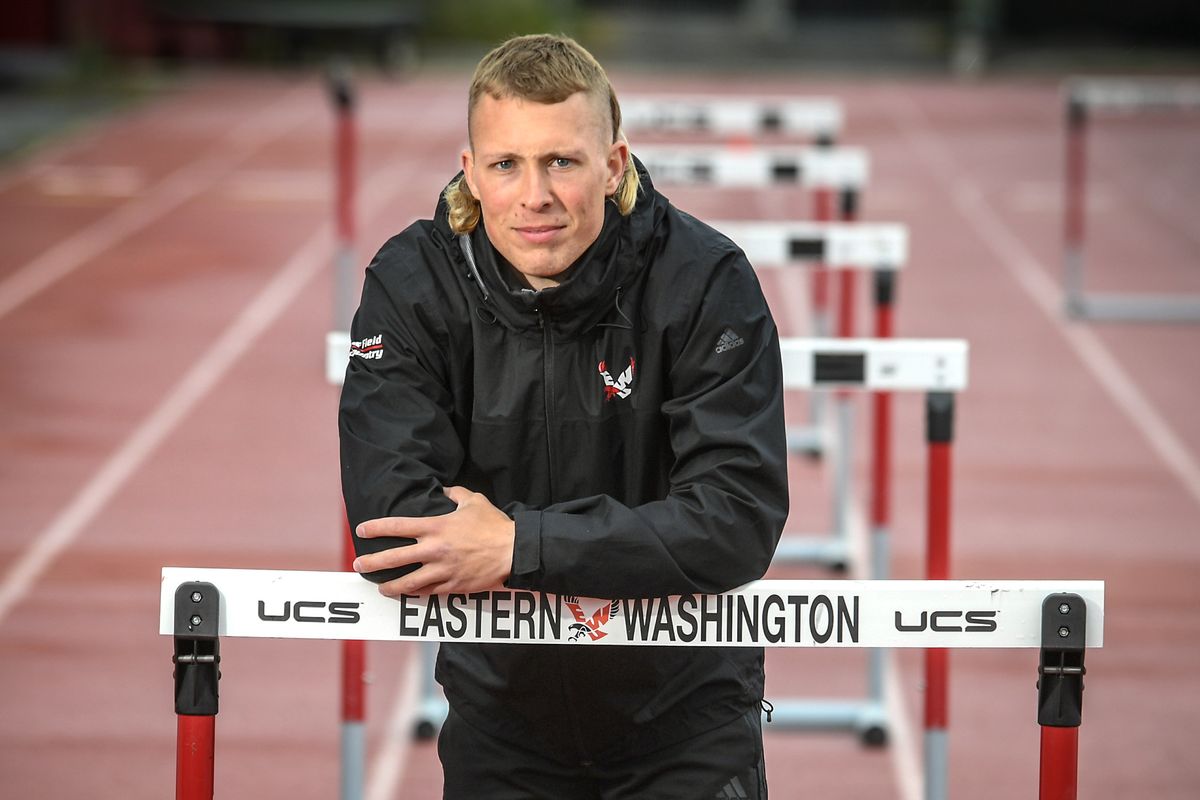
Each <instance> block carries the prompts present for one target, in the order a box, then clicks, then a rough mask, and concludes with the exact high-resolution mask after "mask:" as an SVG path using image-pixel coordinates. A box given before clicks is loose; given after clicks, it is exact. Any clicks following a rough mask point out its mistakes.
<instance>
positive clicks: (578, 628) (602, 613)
mask: <svg viewBox="0 0 1200 800" xmlns="http://www.w3.org/2000/svg"><path fill="white" fill-rule="evenodd" d="M563 602H565V603H566V604H567V609H568V610H569V611H570V612H571V616H572V617H574V618H575V622H574V624H572V625H571V626H570V628H568V630H570V631H571V639H570V641H572V642H578V641H579V640H580V639H582V638H583V637H584V636H587V637H588V639H590V640H592V641H593V642H595V641H599V640H600V639H603V638H604V637H605V636H608V633H607V632H605V630H604V625H605V624H606V623H607V622H608V621H609V620H610V619H612V618H613V617H615V616H617V614H619V613H620V612H621V607H620V605H618V604H617V601H616V600H613V601H612V602H611V603H606V604H604V605H601V606H600V607H599V608H597V609H596V611H595V612H594V613H593V614H592V616H590V617H589V616H587V615H586V614H584V613H583V607H582V606H581V605H579V598H578V597H564V598H563Z"/></svg>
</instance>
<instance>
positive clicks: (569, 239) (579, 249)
mask: <svg viewBox="0 0 1200 800" xmlns="http://www.w3.org/2000/svg"><path fill="white" fill-rule="evenodd" d="M628 152H629V146H628V145H627V144H625V143H624V142H615V143H614V142H613V141H612V131H611V127H610V123H609V116H608V109H607V103H601V102H600V101H598V100H597V99H596V98H594V97H591V96H589V95H587V94H585V93H584V92H576V93H575V94H573V95H571V96H570V97H568V98H567V99H566V100H564V101H563V102H561V103H537V102H533V101H528V100H522V99H520V98H516V97H506V98H504V99H501V100H497V99H496V98H494V97H492V96H491V95H489V94H486V93H485V94H484V95H483V96H482V97H481V98H480V99H479V101H478V102H477V103H476V105H475V110H474V112H473V114H472V119H471V149H469V150H464V151H463V154H462V165H463V174H464V175H465V177H466V180H467V186H469V187H470V188H471V192H472V194H474V195H475V197H476V198H477V199H478V200H479V204H480V206H481V207H482V209H483V222H484V225H485V226H486V227H487V232H488V238H489V239H490V240H491V242H492V244H493V245H495V247H496V249H497V250H499V251H500V254H501V255H503V256H504V257H505V258H506V259H508V261H509V263H511V264H512V265H513V266H514V267H516V269H517V270H518V271H519V272H520V273H521V274H522V275H524V276H525V279H526V280H527V281H528V282H529V285H530V286H532V287H533V288H534V289H544V288H546V287H547V286H553V285H555V284H556V283H558V278H557V276H558V275H559V274H560V273H561V272H562V271H563V270H565V269H566V268H567V267H569V266H571V264H573V263H574V262H575V260H576V259H577V258H579V256H580V255H581V254H582V253H583V251H584V250H586V249H587V248H588V247H589V246H590V245H591V244H592V242H594V241H596V237H597V236H599V235H600V229H601V228H602V227H603V225H604V198H605V197H606V196H608V195H610V194H612V193H613V192H615V191H616V189H617V184H618V183H620V180H621V174H622V172H623V171H624V166H625V158H626V156H627V155H628Z"/></svg>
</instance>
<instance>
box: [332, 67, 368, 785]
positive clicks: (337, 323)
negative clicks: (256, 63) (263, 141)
mask: <svg viewBox="0 0 1200 800" xmlns="http://www.w3.org/2000/svg"><path fill="white" fill-rule="evenodd" d="M328 90H329V96H330V99H331V100H332V102H333V108H334V115H335V127H334V148H333V150H334V152H333V160H334V175H335V181H334V214H335V218H336V221H337V224H336V231H337V243H336V246H335V252H334V261H333V279H334V290H333V330H332V331H330V332H329V333H328V334H327V335H326V337H325V377H326V380H327V381H328V382H329V383H331V384H333V385H335V386H341V385H342V382H343V380H344V379H345V374H346V358H347V356H346V354H347V353H348V352H349V350H350V333H349V331H350V322H351V319H352V318H353V315H354V307H355V304H356V299H357V298H356V297H355V296H354V292H353V287H355V286H357V285H358V281H357V280H356V274H357V264H356V262H357V256H356V254H355V248H354V238H355V230H354V229H355V224H354V222H355V204H354V199H355V192H356V180H355V178H356V173H357V168H356V167H357V158H358V135H357V129H356V125H355V113H354V112H355V94H354V88H353V86H352V85H351V82H350V75H349V71H348V69H347V68H346V67H345V66H344V65H341V64H335V65H333V67H331V69H330V71H329V76H328ZM339 516H340V517H341V521H342V523H341V525H342V535H341V545H340V551H341V557H342V566H343V567H344V568H345V569H351V566H350V565H351V564H352V563H353V561H354V557H355V552H354V542H353V540H352V537H351V533H350V523H349V521H348V520H347V518H346V510H345V508H341V509H340V510H339ZM340 665H341V673H342V675H341V681H340V688H341V717H342V720H341V748H342V750H341V787H340V790H341V793H340V795H339V796H340V798H341V800H362V798H363V794H364V786H365V784H364V776H365V774H366V727H365V722H364V720H365V719H366V683H367V657H366V643H365V642H362V641H355V640H351V639H347V640H343V641H342V644H341V658H340Z"/></svg>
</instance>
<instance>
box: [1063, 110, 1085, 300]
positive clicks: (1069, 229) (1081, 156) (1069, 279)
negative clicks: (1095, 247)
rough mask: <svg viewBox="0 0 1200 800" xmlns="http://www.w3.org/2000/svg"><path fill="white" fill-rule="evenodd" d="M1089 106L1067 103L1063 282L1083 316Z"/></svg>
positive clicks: (1068, 294)
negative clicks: (1084, 225)
mask: <svg viewBox="0 0 1200 800" xmlns="http://www.w3.org/2000/svg"><path fill="white" fill-rule="evenodd" d="M1086 140H1087V107H1086V106H1085V105H1084V103H1083V101H1082V100H1079V99H1077V98H1075V97H1071V98H1069V100H1068V102H1067V140H1066V153H1064V162H1065V164H1066V180H1065V182H1064V187H1063V188H1064V191H1065V192H1066V194H1065V196H1064V197H1063V208H1064V210H1065V213H1064V215H1063V245H1064V246H1063V253H1064V265H1063V269H1064V275H1063V285H1064V286H1065V287H1066V292H1065V304H1066V311H1067V314H1068V315H1070V316H1083V315H1084V314H1085V310H1084V307H1083V306H1084V300H1083V221H1084V219H1085V218H1086V216H1087V213H1086V206H1085V202H1086V197H1085V191H1084V185H1085V182H1086V177H1087V176H1086V170H1087V149H1086V146H1085V144H1084V143H1085V142H1086Z"/></svg>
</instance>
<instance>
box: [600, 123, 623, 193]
mask: <svg viewBox="0 0 1200 800" xmlns="http://www.w3.org/2000/svg"><path fill="white" fill-rule="evenodd" d="M628 160H629V142H627V141H625V137H624V136H623V135H622V136H620V137H618V138H617V140H616V141H615V142H613V143H612V145H611V146H610V147H609V149H608V162H607V163H606V165H605V166H607V167H608V182H607V183H606V184H605V187H604V194H605V195H606V196H611V195H613V194H615V193H616V191H617V187H618V186H620V185H621V178H622V176H624V174H625V163H626V162H627V161H628Z"/></svg>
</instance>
